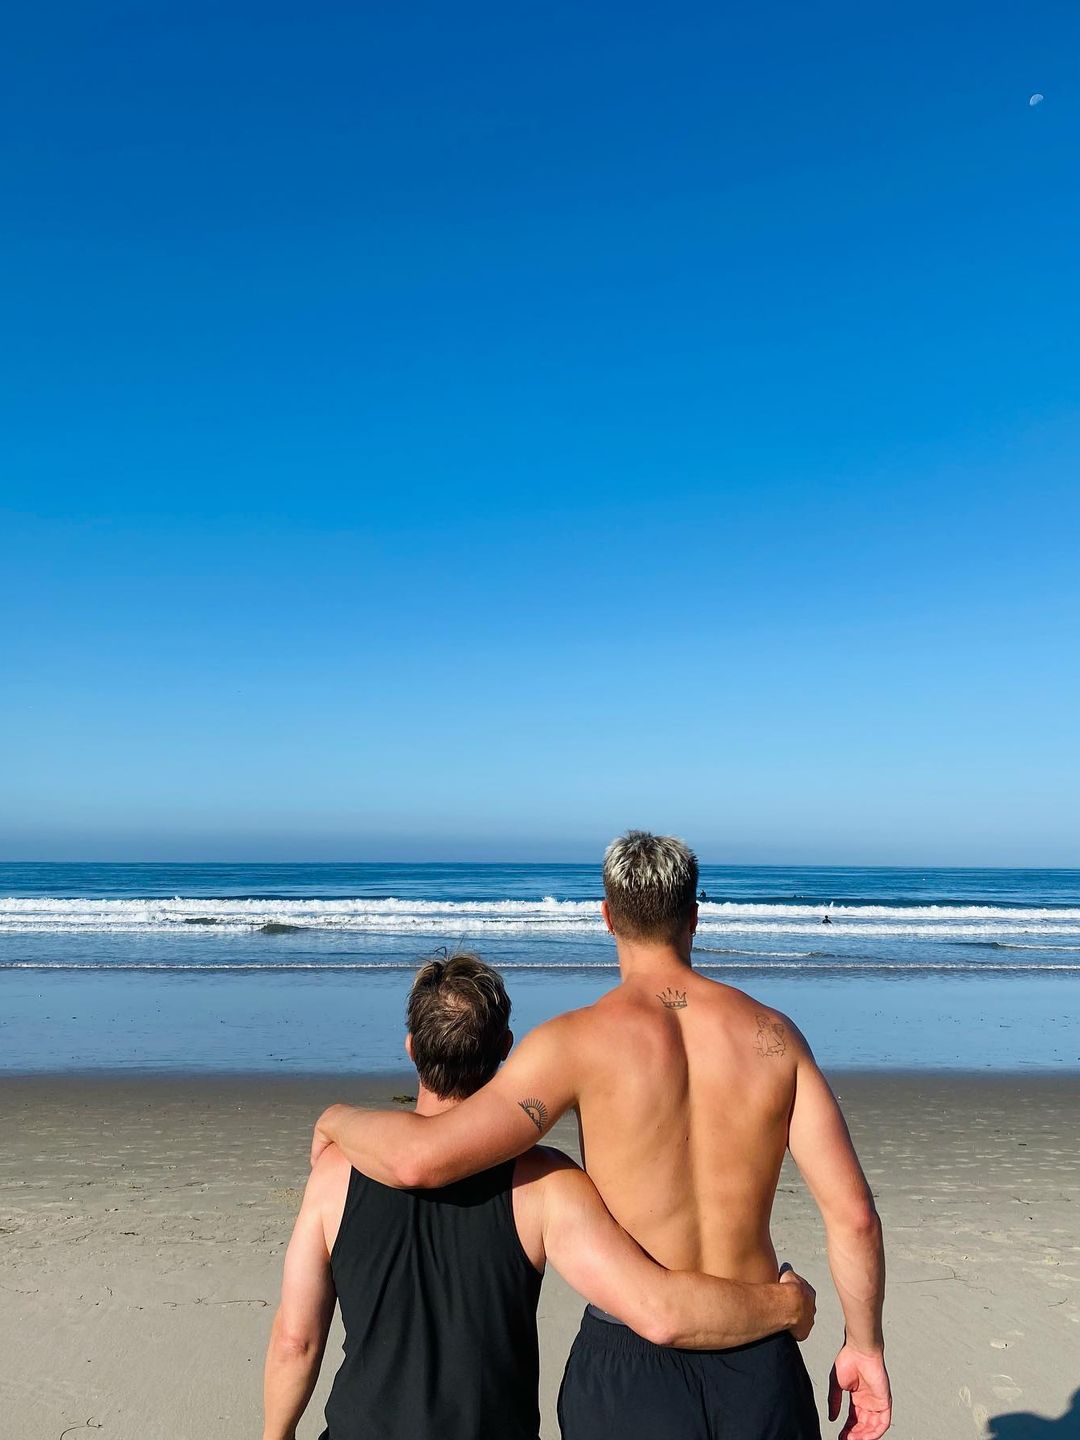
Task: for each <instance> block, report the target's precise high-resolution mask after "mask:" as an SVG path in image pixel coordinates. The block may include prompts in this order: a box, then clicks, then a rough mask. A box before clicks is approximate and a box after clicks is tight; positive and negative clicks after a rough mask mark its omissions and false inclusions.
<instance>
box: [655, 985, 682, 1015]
mask: <svg viewBox="0 0 1080 1440" xmlns="http://www.w3.org/2000/svg"><path fill="white" fill-rule="evenodd" d="M656 998H657V999H658V1000H659V1001H660V1004H661V1005H663V1006H664V1008H665V1010H685V1009H686V991H685V990H673V989H672V988H671V986H670V985H669V986H668V987H667V989H666V990H664V991H662V992H661V993H660V994H659V995H657V997H656Z"/></svg>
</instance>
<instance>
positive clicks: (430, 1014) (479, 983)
mask: <svg viewBox="0 0 1080 1440" xmlns="http://www.w3.org/2000/svg"><path fill="white" fill-rule="evenodd" d="M406 1018H407V1020H408V1026H409V1034H410V1035H411V1036H412V1051H413V1063H414V1064H415V1066H416V1070H417V1073H418V1074H419V1076H420V1079H421V1080H422V1081H423V1083H424V1084H425V1085H426V1086H427V1088H428V1089H429V1090H430V1091H432V1093H433V1094H435V1095H437V1096H438V1097H439V1099H440V1100H464V1099H465V1098H466V1097H467V1096H469V1095H471V1094H472V1093H473V1092H474V1091H476V1090H479V1089H480V1087H481V1086H482V1085H486V1084H487V1082H488V1081H489V1080H490V1079H491V1077H492V1076H493V1075H494V1074H495V1071H496V1070H498V1068H499V1065H500V1064H501V1063H502V1060H503V1057H504V1055H505V1052H506V1035H507V1030H508V1028H509V1021H510V997H509V996H508V995H507V993H506V987H505V985H504V984H503V982H502V976H501V975H499V973H498V971H496V970H492V968H491V966H490V965H485V964H484V962H483V961H482V960H481V959H480V957H479V956H478V955H470V954H468V953H467V952H459V953H458V954H455V955H449V956H447V958H446V959H445V960H443V959H438V960H429V961H428V962H427V964H426V965H424V966H422V968H421V969H420V970H419V972H418V973H417V976H416V979H415V980H414V981H413V987H412V990H411V991H410V992H409V1003H408V1008H407V1011H406Z"/></svg>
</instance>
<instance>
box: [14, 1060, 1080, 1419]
mask: <svg viewBox="0 0 1080 1440" xmlns="http://www.w3.org/2000/svg"><path fill="white" fill-rule="evenodd" d="M834 1084H835V1086H836V1089H837V1090H838V1092H839V1094H840V1096H841V1099H842V1101H843V1103H844V1107H845V1110H846V1112H847V1114H848V1117H849V1120H850V1123H851V1128H852V1132H853V1134H854V1136H855V1140H856V1144H857V1146H858V1148H859V1151H860V1154H861V1156H862V1158H863V1162H864V1165H865V1167H866V1169H867V1172H868V1174H869V1177H870V1181H871V1184H872V1185H873V1186H874V1189H875V1192H876V1194H877V1196H878V1204H879V1207H880V1210H881V1213H882V1217H883V1220H884V1223H885V1230H886V1240H887V1245H888V1253H889V1270H890V1280H889V1301H888V1309H887V1341H888V1351H889V1361H890V1369H891V1371H892V1374H893V1380H894V1386H895V1390H896V1399H897V1409H896V1422H895V1427H894V1433H895V1434H896V1435H898V1436H906V1437H912V1440H956V1437H965V1436H968V1435H970V1436H974V1437H979V1436H992V1437H995V1440H1076V1437H1080V1415H1078V1414H1077V1412H1075V1411H1074V1412H1072V1414H1071V1417H1070V1415H1068V1414H1067V1412H1068V1411H1069V1407H1070V1403H1071V1398H1072V1396H1073V1393H1074V1392H1075V1391H1076V1390H1077V1388H1078V1387H1080V1224H1078V1211H1080V1144H1078V1140H1080V1076H1077V1075H1074V1074H1069V1075H1065V1074H1063V1075H1061V1076H1052V1077H1035V1076H1000V1075H999V1076H990V1075H979V1076H970V1077H968V1076H964V1075H956V1074H952V1075H944V1074H942V1075H933V1074H926V1073H921V1074H914V1073H912V1074H902V1075H888V1074H880V1073H879V1074H867V1075H864V1074H847V1075H845V1074H840V1075H838V1076H835V1077H834ZM412 1088H413V1086H412V1083H411V1081H410V1080H409V1078H408V1077H404V1076H403V1077H401V1078H400V1079H393V1078H390V1079H387V1078H386V1077H385V1076H380V1077H377V1078H375V1079H357V1078H356V1077H351V1078H343V1079H341V1080H340V1081H335V1080H333V1079H327V1078H326V1077H320V1078H317V1079H297V1078H288V1079H286V1078H280V1077H276V1076H274V1077H270V1078H235V1077H227V1078H217V1077H203V1078H190V1079H177V1078H176V1077H132V1076H130V1075H128V1076H121V1077H116V1078H110V1077H100V1076H99V1077H94V1078H85V1079H83V1078H79V1077H73V1076H59V1077H26V1078H20V1077H7V1078H4V1079H0V1291H2V1299H3V1304H2V1305H0V1355H3V1357H4V1363H3V1365H2V1367H0V1435H2V1436H3V1440H59V1437H60V1436H61V1434H65V1435H66V1436H67V1437H68V1440H81V1437H88V1436H91V1435H95V1434H97V1433H99V1432H100V1435H101V1437H102V1440H237V1437H240V1436H243V1435H246V1436H252V1435H257V1434H258V1433H259V1430H260V1424H261V1420H260V1409H259V1403H260V1386H261V1368H262V1358H263V1353H264V1349H265V1344H266V1337H267V1334H268V1331H269V1327H270V1321H271V1318H272V1316H273V1307H274V1305H275V1303H276V1290H277V1285H278V1281H279V1276H280V1268H281V1262H282V1257H283V1253H284V1247H285V1244H286V1242H287V1240H288V1235H289V1230H290V1227H291V1223H292V1219H293V1216H294V1214H295V1211H296V1208H297V1205H298V1203H299V1198H300V1193H301V1187H302V1186H303V1183H304V1178H305V1172H306V1156H307V1144H308V1136H309V1132H310V1125H311V1121H312V1119H313V1118H314V1115H315V1114H316V1113H317V1112H318V1110H319V1109H321V1108H322V1106H323V1105H324V1104H326V1103H329V1102H330V1101H331V1100H336V1099H352V1100H355V1101H357V1102H362V1103H377V1104H389V1103H391V1101H392V1097H393V1096H394V1095H395V1094H401V1093H406V1092H408V1091H410V1090H411V1089H412ZM552 1142H553V1143H556V1144H561V1145H562V1146H563V1148H565V1149H566V1150H568V1151H570V1152H571V1153H576V1143H575V1137H574V1132H573V1128H572V1126H570V1125H568V1124H566V1123H565V1122H563V1124H561V1125H560V1126H559V1127H558V1128H557V1130H556V1132H555V1133H554V1135H553V1137H552ZM774 1232H775V1235H776V1239H777V1244H778V1248H779V1249H780V1251H781V1253H782V1255H783V1256H784V1257H785V1258H789V1259H791V1260H792V1261H793V1262H794V1263H795V1264H796V1265H797V1266H798V1268H800V1269H802V1270H803V1271H804V1273H806V1274H807V1275H808V1276H809V1277H810V1278H811V1279H812V1280H813V1281H814V1283H815V1284H816V1285H817V1286H818V1290H819V1297H820V1305H819V1323H818V1327H817V1330H816V1331H815V1333H814V1335H813V1336H812V1337H811V1339H810V1340H809V1341H808V1342H807V1344H806V1347H805V1353H806V1357H807V1363H808V1365H809V1367H810V1371H811V1374H812V1376H813V1379H814V1384H815V1389H816V1391H817V1393H818V1397H819V1401H823V1397H824V1382H825V1378H826V1375H827V1373H828V1367H829V1363H830V1361H831V1358H832V1355H833V1353H834V1352H835V1348H836V1346H837V1344H838V1343H839V1339H840V1323H839V1318H838V1313H839V1312H838V1310H837V1307H836V1303H835V1300H834V1299H833V1298H832V1295H831V1291H830V1288H829V1282H828V1275H827V1270H826V1267H825V1262H824V1253H823V1243H822V1233H821V1226H820V1222H819V1220H818V1217H817V1213H816V1211H815V1210H814V1207H813V1204H812V1202H811V1201H810V1199H809V1197H808V1195H807V1194H806V1191H805V1189H804V1188H803V1186H802V1184H801V1182H800V1181H799V1179H798V1176H797V1175H796V1174H795V1173H794V1172H792V1173H786V1172H785V1175H784V1177H783V1179H782V1181H781V1187H780V1193H779V1195H778V1197H777V1204H776V1210H775V1215H774ZM579 1313H580V1302H579V1301H578V1299H577V1297H576V1296H574V1295H573V1294H572V1292H570V1291H569V1290H568V1289H567V1288H566V1287H565V1286H564V1285H563V1284H562V1282H561V1281H559V1280H558V1279H557V1278H556V1277H549V1279H547V1280H546V1281H545V1284H544V1289H543V1294H542V1297H541V1303H540V1317H541V1338H542V1355H543V1386H542V1402H543V1413H544V1432H543V1433H544V1437H545V1440H555V1437H556V1436H557V1434H558V1430H557V1426H556V1425H555V1423H554V1397H555V1394H556V1392H557V1389H558V1383H559V1377H560V1373H561V1369H562V1363H563V1360H564V1359H565V1355H566V1352H567V1349H568V1347H569V1343H570V1340H571V1338H572V1336H573V1333H574V1330H575V1329H576V1325H577V1319H578V1315H579ZM339 1344H340V1331H339V1330H338V1329H337V1328H336V1326H335V1330H334V1332H333V1333H332V1334H331V1339H330V1344H329V1346H328V1348H327V1358H326V1361H325V1363H324V1368H323V1375H322V1378H321V1380H320V1384H319V1388H318V1391H317V1392H316V1396H315V1400H314V1401H313V1403H312V1406H311V1408H310V1409H309V1411H308V1415H307V1416H306V1417H305V1419H304V1421H303V1422H302V1423H301V1425H300V1428H299V1431H298V1436H299V1440H314V1437H315V1436H317V1435H318V1434H319V1433H320V1430H321V1413H322V1412H321V1407H322V1403H323V1401H324V1400H325V1396H326V1392H327V1390H328V1388H329V1381H330V1378H331V1377H332V1374H333V1369H334V1367H335V1364H336V1358H337V1354H338V1346H339ZM836 1429H837V1427H835V1426H827V1427H826V1428H825V1432H824V1433H826V1434H830V1433H835V1431H836Z"/></svg>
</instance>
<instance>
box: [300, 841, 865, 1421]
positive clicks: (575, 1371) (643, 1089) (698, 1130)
mask: <svg viewBox="0 0 1080 1440" xmlns="http://www.w3.org/2000/svg"><path fill="white" fill-rule="evenodd" d="M697 881H698V867H697V861H696V859H695V857H694V855H693V853H692V852H691V851H690V850H689V849H688V848H687V847H686V846H685V845H684V844H682V842H681V841H678V840H675V839H672V838H670V837H665V836H654V835H649V834H646V833H644V832H641V831H631V832H630V833H629V834H628V835H626V836H623V837H621V838H620V839H618V840H616V841H614V842H613V843H612V844H611V845H610V846H609V847H608V851H607V854H606V855H605V857H604V891H605V897H606V898H605V900H604V903H603V906H602V912H603V916H604V920H605V922H606V924H607V926H608V929H609V930H610V931H611V932H612V934H613V935H614V937H615V943H616V947H617V950H618V955H619V968H620V970H621V974H622V981H621V984H620V985H619V986H617V987H616V989H614V990H612V991H610V992H609V993H608V994H606V995H604V996H603V997H602V998H601V999H600V1000H598V1001H597V1002H596V1004H595V1005H590V1006H588V1007H586V1008H585V1009H582V1010H578V1011H574V1012H572V1013H571V1014H568V1015H562V1016H559V1017H558V1018H557V1019H555V1020H551V1021H549V1022H548V1023H547V1024H545V1025H541V1026H540V1027H539V1028H538V1029H536V1030H534V1031H533V1032H532V1034H531V1035H529V1036H528V1037H527V1038H526V1039H525V1041H524V1042H523V1043H522V1045H521V1046H520V1047H519V1049H518V1050H517V1052H516V1053H515V1054H514V1056H513V1057H512V1058H511V1059H510V1060H509V1061H508V1062H507V1064H506V1065H505V1066H504V1067H503V1068H502V1070H501V1071H500V1072H499V1074H498V1075H497V1076H496V1077H495V1078H494V1079H493V1080H492V1081H491V1082H490V1083H489V1084H487V1085H486V1086H485V1087H484V1088H483V1089H482V1090H480V1091H479V1092H478V1093H477V1094H476V1095H474V1096H472V1097H471V1098H470V1099H469V1100H467V1101H465V1102H464V1103H463V1104H461V1105H459V1106H457V1107H455V1108H454V1109H453V1110H452V1111H449V1112H448V1113H446V1114H444V1115H440V1116H436V1117H431V1118H425V1117H421V1116H416V1115H401V1114H387V1113H384V1112H380V1111H364V1110H356V1109H351V1108H350V1107H348V1106H332V1107H331V1108H330V1109H329V1110H327V1111H326V1112H324V1114H323V1115H322V1117H321V1118H320V1120H319V1122H318V1125H317V1126H316V1131H315V1137H314V1141H313V1147H312V1148H313V1154H315V1155H317V1154H318V1153H319V1152H320V1151H321V1149H322V1148H323V1147H324V1146H325V1145H327V1144H329V1143H331V1142H332V1141H336V1142H337V1144H338V1145H339V1146H340V1147H341V1149H342V1150H343V1151H344V1152H345V1154H346V1155H347V1156H348V1157H349V1159H350V1160H351V1162H352V1163H353V1164H354V1165H355V1166H357V1168H359V1169H361V1170H363V1171H364V1172H365V1173H366V1174H368V1175H371V1176H373V1177H374V1178H375V1179H377V1180H380V1181H382V1182H383V1183H385V1184H387V1185H392V1186H406V1187H411V1186H434V1185H445V1184H447V1183H448V1182H450V1181H452V1180H455V1179H458V1178H459V1177H461V1176H463V1175H469V1174H472V1173H473V1172H475V1171H478V1170H482V1169H485V1168H486V1167H488V1166H491V1165H493V1164H496V1163H498V1162H499V1161H501V1160H505V1159H507V1158H509V1157H511V1156H514V1155H518V1154H521V1153H522V1152H523V1151H524V1150H526V1149H528V1148H529V1146H530V1145H532V1144H534V1143H535V1141H536V1139H537V1136H538V1135H543V1134H544V1133H545V1132H546V1131H547V1130H548V1129H549V1127H550V1126H551V1125H553V1124H554V1122H555V1121H556V1119H557V1118H558V1117H559V1116H560V1115H562V1114H563V1113H564V1112H566V1111H567V1110H570V1109H576V1111H577V1114H578V1119H579V1125H580V1129H581V1137H582V1152H583V1157H584V1160H585V1165H586V1169H587V1170H588V1173H589V1175H590V1177H591V1178H592V1180H593V1182H594V1184H595V1185H596V1187H597V1189H598V1190H599V1191H600V1194H601V1196H602V1197H603V1199H604V1202H605V1204H606V1205H607V1207H608V1209H609V1210H610V1212H611V1214H612V1215H613V1216H614V1217H615V1218H616V1219H617V1220H618V1221H619V1223H620V1224H621V1225H622V1226H623V1228H624V1229H625V1230H627V1231H629V1233H630V1234H631V1235H632V1236H633V1237H634V1238H635V1239H636V1240H637V1241H638V1243H639V1244H640V1245H641V1246H642V1247H643V1248H644V1249H645V1250H646V1251H647V1252H648V1253H649V1254H650V1255H652V1256H653V1258H654V1259H656V1260H657V1261H659V1262H660V1264H662V1265H665V1266H667V1267H669V1268H673V1269H678V1270H703V1271H706V1272H708V1273H709V1274H713V1275H723V1276H729V1277H731V1278H733V1279H739V1280H745V1281H758V1282H761V1281H769V1280H775V1279H776V1276H777V1263H776V1253H775V1251H774V1249H773V1245H772V1240H771V1238H770V1233H769V1219H770V1214H771V1210H772V1205H773V1199H774V1196H775V1193H776V1185H777V1181H778V1178H779V1174H780V1166H781V1162H782V1160H783V1158H784V1152H785V1149H788V1150H790V1152H791V1154H792V1156H793V1158H794V1160H795V1163H796V1165H797V1166H798V1168H799V1170H800V1171H801V1172H802V1175H803V1178H804V1179H805V1181H806V1183H807V1185H808V1186H809V1189H810V1192H811V1194H812V1195H813V1197H814V1200H815V1201H816V1203H817V1205H818V1208H819V1210H820V1211H821V1214H822V1217H823V1219H824V1222H825V1230H826V1236H827V1241H828V1253H829V1263H830V1268H831V1270H832V1275H833V1281H834V1283H835V1285H836V1289H837V1293H838V1295H839V1298H840V1303H841V1305H842V1307H843V1312H844V1319H845V1326H846V1331H845V1337H844V1343H843V1345H842V1346H841V1348H840V1351H839V1353H838V1355H837V1357H836V1361H835V1364H834V1366H833V1370H832V1374H831V1375H830V1379H829V1416H830V1418H831V1419H836V1417H837V1416H838V1414H839V1412H840V1407H841V1396H842V1392H843V1391H847V1392H848V1393H849V1395H850V1408H849V1414H848V1417H847V1419H846V1421H845V1423H844V1427H843V1429H842V1431H841V1436H842V1437H843V1440H878V1437H879V1436H881V1435H883V1434H884V1433H885V1431H886V1430H887V1429H888V1428H889V1423H890V1420H891V1412H892V1400H891V1395H890V1391H889V1378H888V1375H887V1373H886V1370H885V1361H884V1344H883V1339H882V1330H881V1308H882V1300H883V1296H884V1286H885V1266H884V1253H883V1249H882V1242H881V1226H880V1222H879V1220H878V1217H877V1212H876V1210H875V1207H874V1202H873V1197H872V1196H871V1193H870V1189H869V1186H868V1185H867V1183H866V1179H865V1177H864V1176H863V1173H862V1169H861V1168H860V1166H859V1162H858V1158H857V1156H856V1154H855V1151H854V1148H853V1147H852V1144H851V1139H850V1137H849V1135H848V1131H847V1126H846V1125H845V1123H844V1119H843V1116H842V1115H841V1113H840V1109H839V1106H838V1105H837V1103H836V1100H835V1098H834V1096H833V1094H832V1092H831V1091H830V1089H829V1087H828V1085H827V1084H826V1082H825V1079H824V1077H823V1076H822V1074H821V1072H820V1070H819V1069H818V1067H817V1065H816V1064H815V1062H814V1058H813V1056H812V1055H811V1053H810V1050H809V1047H808V1046H807V1044H806V1041H805V1040H804V1039H803V1037H802V1036H801V1035H800V1034H799V1032H798V1030H797V1029H796V1028H795V1026H794V1025H793V1024H792V1023H791V1021H790V1020H788V1019H787V1018H786V1017H785V1016H783V1015H780V1014H778V1013H777V1012H776V1011H774V1010H772V1009H770V1008H769V1007H768V1006H765V1005H762V1004H760V1003H759V1002H758V1001H756V1000H753V999H752V998H751V997H750V996H748V995H745V994H743V993H742V992H741V991H738V990H734V989H732V988H731V987H730V986H727V985H722V984H719V983H716V982H714V981H711V980H707V979H705V978H704V977H703V976H700V975H698V974H696V973H695V972H694V971H693V970H692V968H691V946H692V943H693V936H694V930H695V927H696V924H697V904H696V901H695V899H694V897H695V894H696V891H697ZM560 1418H561V1421H562V1424H563V1434H564V1437H565V1440H595V1437H603V1436H616V1435H617V1436H618V1437H619V1440H664V1437H666V1436H672V1437H675V1436H678V1437H693V1440H698V1437H701V1440H706V1437H714V1436H716V1435H717V1434H722V1435H723V1436H724V1437H725V1440H766V1437H776V1440H813V1437H816V1436H817V1435H818V1433H819V1432H818V1424H817V1418H816V1414H815V1412H814V1407H813V1403H812V1396H811V1394H810V1387H809V1381H808V1379H807V1376H806V1371H805V1368H804V1367H803V1364H802V1359H801V1357H800V1355H799V1352H798V1349H797V1347H796V1346H795V1345H794V1344H792V1343H791V1341H790V1337H787V1338H785V1337H775V1338H773V1339H770V1340H765V1341H760V1342H758V1344H757V1345H756V1346H754V1347H750V1348H749V1349H748V1350H741V1351H740V1352H739V1355H738V1359H737V1361H733V1360H731V1359H729V1358H728V1357H726V1356H725V1355H724V1353H723V1352H716V1353H714V1354H711V1355H709V1354H706V1355H702V1356H694V1357H687V1356H686V1355H685V1354H684V1353H683V1352H680V1351H677V1350H664V1349H663V1347H660V1346H655V1345H650V1344H649V1343H648V1341H647V1340H645V1339H640V1338H638V1337H637V1336H636V1335H635V1334H634V1333H633V1332H632V1331H629V1330H627V1329H626V1328H625V1327H621V1326H619V1325H612V1324H610V1323H609V1322H608V1321H607V1320H606V1319H604V1318H603V1317H602V1316H600V1315H598V1314H596V1313H594V1312H591V1311H587V1312H586V1314H585V1316H584V1318H583V1320H582V1328H581V1332H580V1334H579V1335H578V1338H577V1340H576V1341H575V1344H574V1350H573V1352H572V1354H571V1357H570V1360H569V1362H568V1365H567V1372H566V1377H565V1380H564V1385H563V1393H562V1396H561V1403H560Z"/></svg>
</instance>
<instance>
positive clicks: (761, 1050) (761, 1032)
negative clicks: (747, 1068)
mask: <svg viewBox="0 0 1080 1440" xmlns="http://www.w3.org/2000/svg"><path fill="white" fill-rule="evenodd" d="M755 1043H756V1044H757V1051H758V1054H759V1055H760V1056H762V1057H763V1058H764V1057H765V1056H767V1055H783V1053H784V1051H785V1050H786V1049H787V1040H786V1039H785V1031H784V1027H783V1025H781V1024H780V1022H779V1020H770V1019H769V1017H768V1015H759V1016H758V1017H757V1040H756V1042H755Z"/></svg>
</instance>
